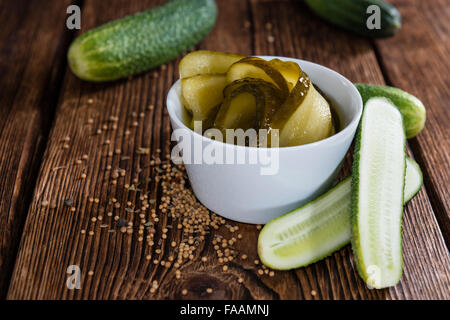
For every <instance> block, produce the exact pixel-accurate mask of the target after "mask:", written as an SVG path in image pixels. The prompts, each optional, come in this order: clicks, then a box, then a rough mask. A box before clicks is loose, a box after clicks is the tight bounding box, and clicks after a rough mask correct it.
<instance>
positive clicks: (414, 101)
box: [355, 83, 427, 139]
mask: <svg viewBox="0 0 450 320" xmlns="http://www.w3.org/2000/svg"><path fill="white" fill-rule="evenodd" d="M355 86H356V88H357V89H358V91H359V93H360V94H361V97H362V100H363V103H364V104H365V103H366V102H367V101H368V100H369V99H370V98H374V97H385V98H388V99H389V100H391V101H392V102H393V103H394V105H395V106H396V107H397V108H398V109H399V110H400V112H401V114H402V116H403V123H404V126H405V132H406V137H407V138H408V139H410V138H413V137H415V136H417V135H418V134H419V132H420V131H422V129H423V127H424V126H425V120H426V115H427V112H426V109H425V106H424V105H423V103H422V101H420V100H419V99H418V98H417V97H415V96H413V95H412V94H410V93H408V92H405V91H403V90H401V89H398V88H394V87H389V86H379V85H375V84H364V83H355Z"/></svg>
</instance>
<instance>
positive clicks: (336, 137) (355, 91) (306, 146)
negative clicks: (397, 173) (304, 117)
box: [166, 55, 363, 150]
mask: <svg viewBox="0 0 450 320" xmlns="http://www.w3.org/2000/svg"><path fill="white" fill-rule="evenodd" d="M254 57H259V58H262V59H265V60H268V59H280V60H283V59H285V60H288V61H292V62H295V63H297V64H299V62H301V63H306V64H310V65H313V66H315V67H318V68H322V69H324V70H325V71H326V72H330V73H332V74H333V75H334V76H336V77H337V78H339V79H340V80H342V81H343V82H344V83H346V84H349V86H348V88H349V90H350V91H352V92H351V94H352V95H355V96H356V97H357V99H358V101H357V108H358V110H357V111H356V113H355V115H354V116H353V119H352V120H351V121H350V122H349V123H348V124H347V125H346V126H345V128H344V129H342V130H340V131H339V132H338V133H336V134H334V135H332V136H330V137H327V138H325V139H322V140H319V141H315V142H312V143H306V144H302V145H297V146H287V147H278V148H268V147H249V146H240V145H234V144H229V143H226V142H222V141H217V140H212V139H210V138H208V137H205V136H204V135H201V134H199V133H198V132H195V131H194V130H192V129H191V128H189V127H188V126H186V125H185V124H184V122H183V121H182V120H181V119H180V118H179V117H178V116H177V114H176V112H175V110H174V108H171V107H170V106H169V105H172V102H171V99H170V97H171V96H172V95H175V96H176V97H177V99H178V101H179V104H180V105H181V100H180V98H179V96H178V94H177V92H176V90H175V88H176V86H177V85H179V84H180V81H181V79H180V78H179V79H178V80H177V81H175V83H174V84H173V85H172V86H171V87H170V89H169V92H168V94H167V97H166V108H167V111H168V113H169V117H170V119H171V120H172V121H175V123H176V124H177V125H178V126H179V127H181V128H183V129H186V130H188V131H189V132H190V133H191V134H193V135H194V137H195V136H198V137H200V138H201V139H202V142H207V143H218V144H222V145H224V147H228V148H232V147H234V148H236V149H247V150H252V149H257V150H258V149H259V150H260V149H268V150H274V149H278V150H305V149H311V148H316V147H321V146H322V145H327V144H333V143H334V142H335V141H336V140H341V139H345V138H346V137H347V136H348V135H352V134H353V133H352V131H353V128H355V127H357V126H358V124H359V121H360V119H361V115H362V111H363V101H362V97H361V94H360V93H359V91H358V89H357V88H356V87H355V85H354V84H353V83H352V82H351V81H350V80H348V79H347V78H346V77H344V76H343V75H341V74H340V73H339V72H337V71H334V70H333V69H330V68H328V67H325V66H323V65H321V64H318V63H314V62H311V61H307V60H302V59H297V58H290V57H283V56H267V55H255V56H254ZM180 86H181V84H180Z"/></svg>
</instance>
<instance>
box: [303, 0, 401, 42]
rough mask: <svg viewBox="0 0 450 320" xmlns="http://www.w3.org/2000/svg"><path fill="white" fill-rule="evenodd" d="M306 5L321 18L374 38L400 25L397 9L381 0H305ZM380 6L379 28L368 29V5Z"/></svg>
mask: <svg viewBox="0 0 450 320" xmlns="http://www.w3.org/2000/svg"><path fill="white" fill-rule="evenodd" d="M306 3H307V4H308V6H309V7H310V8H311V9H312V10H313V11H314V13H316V14H317V15H318V16H320V17H321V18H323V19H325V20H327V21H328V22H330V23H332V24H335V25H337V26H339V27H341V28H344V29H346V30H349V31H352V32H354V33H356V34H359V35H362V36H368V37H374V38H382V37H389V36H392V35H394V34H395V33H396V32H397V31H398V29H400V27H401V25H402V18H401V15H400V13H399V12H398V10H397V9H396V8H395V7H393V6H392V5H390V4H389V3H386V2H384V1H381V0H306ZM372 5H375V6H378V8H380V11H379V12H380V17H379V18H380V28H379V29H376V28H374V29H369V28H368V27H367V19H369V17H370V16H371V15H372V14H373V12H372V11H370V13H367V8H368V7H369V6H372Z"/></svg>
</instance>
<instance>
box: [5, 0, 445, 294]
mask: <svg viewBox="0 0 450 320" xmlns="http://www.w3.org/2000/svg"><path fill="white" fill-rule="evenodd" d="M71 2H72V1H71V0H58V1H56V0H55V1H44V0H40V1H39V0H16V1H0V21H2V28H0V55H1V56H0V71H1V77H0V79H1V80H0V81H1V82H0V155H1V158H0V178H1V180H0V181H1V183H0V297H2V298H8V299H166V298H169V299H173V298H199V299H209V298H213V299H223V298H224V299H236V298H243V299H449V298H450V260H449V251H448V245H449V235H450V227H449V226H450V224H449V221H450V220H449V212H450V210H449V209H450V208H449V207H450V201H449V200H450V199H449V198H450V196H449V192H448V188H449V177H450V170H449V150H450V149H449V137H450V130H449V129H450V126H449V123H450V122H449V121H450V117H449V111H448V110H449V108H448V104H449V102H450V90H449V87H450V78H449V72H450V39H449V35H450V23H449V19H448V17H449V16H450V3H449V2H448V1H447V0H433V1H421V0H408V1H407V0H395V1H392V2H393V3H394V4H395V5H396V6H397V7H398V9H399V10H400V12H401V13H402V16H403V27H402V29H401V30H400V32H399V33H398V34H397V35H396V36H395V37H393V38H389V39H385V40H376V41H372V40H369V39H365V38H361V37H358V36H354V35H352V34H349V33H347V32H345V31H342V30H339V29H338V28H335V27H332V26H330V25H328V24H327V23H325V22H324V21H322V20H320V19H318V18H316V17H315V16H314V15H313V14H312V13H311V12H310V11H309V10H308V8H307V7H306V6H305V5H304V4H303V3H302V1H300V0H293V1H287V0H286V1H275V0H248V1H243V0H234V1H230V0H226V1H225V0H223V1H218V4H219V10H220V14H219V18H218V22H217V25H216V27H215V28H214V30H213V32H212V33H211V34H210V35H209V36H208V37H207V38H206V39H205V40H204V41H203V42H201V43H200V44H199V45H198V48H202V49H212V50H220V51H229V52H237V53H242V54H247V55H250V54H266V55H280V56H288V57H296V58H301V59H306V60H310V61H313V62H317V63H320V64H323V65H325V66H328V67H330V68H332V69H335V70H337V71H338V72H340V73H342V74H343V75H345V76H346V77H348V78H349V79H350V80H352V81H355V82H368V83H375V84H384V83H386V84H389V85H393V86H396V87H400V88H402V89H404V90H406V91H408V92H411V93H413V94H415V95H417V96H418V97H420V98H421V99H422V100H423V102H424V104H425V105H426V108H427V123H426V127H425V130H424V131H423V132H422V133H421V134H420V135H419V136H418V137H417V138H414V139H411V140H409V141H408V152H409V154H410V155H411V156H413V157H414V158H415V159H416V160H417V162H418V163H419V164H420V166H421V168H422V170H423V173H424V181H425V185H424V187H423V188H422V190H421V191H420V193H419V194H418V195H417V196H416V197H415V198H414V199H413V200H412V201H411V202H410V203H409V204H408V205H407V206H406V209H405V214H404V224H403V252H404V275H403V277H402V280H401V282H400V283H399V284H398V285H397V286H395V287H393V288H390V289H386V290H370V289H368V288H367V287H366V286H365V284H364V283H363V282H362V281H361V279H360V278H359V276H358V274H357V273H356V271H355V269H354V264H353V260H352V259H353V258H352V254H351V250H350V248H349V247H348V246H347V247H345V248H344V249H342V250H340V251H339V252H336V253H334V254H333V255H332V256H331V257H329V258H327V259H325V260H323V261H321V262H318V263H316V264H314V265H312V266H310V267H307V268H302V269H298V270H294V271H289V272H275V275H274V276H270V275H267V274H263V275H260V274H259V272H258V270H259V269H260V268H261V267H260V266H257V265H255V264H254V260H255V259H257V255H256V250H255V249H256V239H257V234H258V230H257V228H256V227H255V226H250V225H244V224H239V232H240V233H241V234H242V235H243V237H244V239H245V241H237V243H236V244H235V247H236V250H237V251H238V252H245V253H246V254H247V255H248V258H247V259H246V260H243V259H241V258H240V257H238V258H236V259H234V260H233V261H231V262H229V263H227V266H228V270H226V271H223V267H222V264H221V263H220V262H219V261H218V259H217V257H216V255H215V253H214V249H213V248H212V245H211V239H212V238H213V237H214V235H217V234H219V235H226V234H227V232H228V231H227V230H226V228H225V227H221V228H219V229H218V230H211V233H209V234H208V235H207V237H206V240H205V241H203V242H202V243H201V244H200V247H199V248H198V249H197V250H196V251H195V253H194V257H193V259H192V260H188V262H185V263H183V264H182V266H180V270H182V273H181V276H180V279H177V277H176V271H175V268H174V267H173V266H170V267H167V266H162V265H161V264H156V265H155V264H154V263H153V259H154V258H153V257H152V259H151V260H147V259H146V255H147V253H146V250H150V252H151V253H152V254H153V256H156V255H158V256H159V257H160V259H167V257H168V256H169V255H171V254H172V251H173V250H174V249H173V248H172V247H171V246H170V243H171V242H172V241H178V240H179V236H180V235H179V232H178V231H177V230H176V228H171V229H169V232H168V233H167V234H168V237H167V239H165V240H164V241H162V242H158V243H156V244H155V245H154V247H153V248H146V247H144V245H143V243H142V242H140V241H139V239H138V236H137V235H136V234H133V235H127V234H122V233H120V232H113V231H110V232H109V230H108V228H113V227H112V226H113V225H114V223H112V222H111V219H112V218H111V217H108V218H106V215H105V219H104V221H103V223H105V224H107V225H108V228H106V229H102V225H101V223H99V222H98V221H97V223H94V224H93V223H91V218H92V217H93V216H97V215H98V213H97V212H98V209H99V207H101V206H102V205H103V204H105V202H107V201H108V199H110V198H111V197H113V196H117V195H118V196H120V197H122V198H123V197H126V195H124V192H123V191H121V190H119V189H120V186H119V185H120V184H122V185H123V183H124V182H123V181H122V182H121V181H120V180H119V183H118V185H117V188H116V189H117V190H116V189H114V188H112V187H111V185H110V183H109V179H110V177H109V175H108V173H107V171H106V170H105V168H106V167H107V165H111V164H112V165H113V166H121V167H122V168H125V169H126V170H127V172H128V173H131V174H134V173H135V172H136V171H137V170H139V169H137V168H139V166H142V167H143V168H144V167H145V164H146V163H148V162H149V161H151V159H152V156H155V157H156V156H158V155H159V153H158V150H157V149H161V150H162V154H161V157H164V156H165V155H166V154H167V153H168V152H169V150H170V149H169V148H170V132H171V129H170V124H169V119H168V114H167V111H166V109H165V97H166V94H167V91H168V89H169V87H170V86H171V84H172V83H173V82H174V81H175V80H176V78H177V69H176V66H177V64H178V62H179V60H176V61H172V62H170V63H168V64H166V65H165V66H163V67H161V68H158V69H155V70H152V71H151V72H148V73H146V74H143V75H141V76H137V77H134V78H132V79H128V80H124V81H118V82H114V83H108V84H90V83H86V82H82V81H80V80H79V79H77V78H76V77H74V76H73V75H72V74H71V72H70V70H68V68H67V61H66V52H67V48H68V45H69V44H70V42H71V40H72V39H73V37H74V36H75V33H74V32H72V31H69V30H68V29H67V28H66V27H65V19H66V17H67V15H66V8H67V6H68V5H70V4H71ZM161 2H163V1H161V0H157V1H151V0H114V1H94V0H84V1H75V4H79V5H81V7H82V31H85V30H87V29H90V28H92V27H95V26H98V25H100V24H102V23H104V22H107V21H109V20H111V19H115V18H119V17H122V16H124V15H126V14H129V13H133V12H136V11H139V10H143V9H146V8H150V7H152V6H154V5H155V4H157V3H161ZM271 40H274V41H271ZM150 105H154V108H153V109H152V108H148V106H150ZM140 113H143V115H142V116H143V118H141V116H140ZM134 115H136V117H137V120H136V122H137V126H134V125H133V124H132V122H134V120H133V121H131V120H130V119H131V118H133V116H134ZM110 116H118V117H119V120H118V121H117V123H116V127H115V126H114V128H113V129H112V130H109V129H110V128H108V130H106V131H104V132H102V133H101V134H100V135H98V134H97V132H96V130H97V128H101V127H102V126H103V124H105V123H106V122H107V121H108V119H109V118H110ZM89 119H92V120H89ZM91 121H94V123H93V124H91V123H90V122H91ZM126 130H129V134H125V133H126ZM99 136H101V138H100V137H99ZM66 137H69V138H70V140H69V139H67V140H65V138H66ZM99 139H100V140H101V141H104V139H108V140H110V144H109V145H102V144H101V143H100V144H99V141H100V140H99ZM102 139H103V140H102ZM140 147H148V148H150V154H148V155H139V156H136V154H135V150H136V149H138V148H140ZM116 149H120V151H121V154H120V155H117V154H116V153H115V152H113V154H108V153H109V150H116ZM83 154H86V155H88V158H87V159H85V160H83V161H82V163H81V164H77V163H76V160H77V159H82V155H83ZM350 163H351V159H350V156H349V157H348V158H347V161H346V164H345V168H344V170H343V175H344V174H348V173H349V168H350ZM83 173H85V174H86V179H83V178H82V175H83ZM137 173H139V172H136V174H137ZM148 174H151V173H150V172H149V173H148ZM153 175H154V171H153ZM146 188H148V189H149V190H151V192H152V193H151V195H152V196H154V197H155V198H156V199H157V202H156V203H153V204H151V206H152V207H154V208H157V207H158V203H159V199H158V191H157V190H158V182H157V181H154V180H152V181H151V182H149V183H148V186H146ZM152 190H153V191H154V192H153V191H152ZM91 196H92V197H94V199H91V200H89V197H91ZM67 198H71V199H73V200H74V202H75V207H76V208H75V209H74V210H75V211H72V210H71V209H70V208H68V207H67V206H66V205H64V200H65V199H67ZM95 198H98V202H99V203H97V201H96V200H95ZM92 200H93V201H92ZM46 201H48V204H47V203H45V202H46ZM158 214H159V213H158ZM108 219H109V220H108ZM136 219H137V218H136ZM172 223H176V222H174V221H172V220H170V219H167V218H165V217H164V215H161V220H160V221H159V223H157V224H155V227H156V229H157V230H156V234H157V236H159V235H160V234H161V230H162V229H163V228H165V227H166V226H167V225H169V226H170V225H171V224H172ZM230 224H231V222H230ZM233 225H235V224H234V223H233ZM84 229H86V233H85V234H83V233H82V231H81V230H84ZM89 231H93V235H92V236H89V234H88V232H89ZM114 231H115V230H114ZM158 248H160V249H161V253H158V252H159V251H157V249H158ZM201 257H207V258H208V259H207V261H202V260H201ZM69 265H78V266H79V267H80V268H81V288H80V289H79V290H69V289H68V288H67V286H66V280H67V278H68V274H67V273H66V270H67V267H68V266H69ZM88 271H92V272H93V274H92V273H90V274H89V273H88ZM239 278H241V279H240V281H239V282H238V279H239ZM155 280H156V282H155V283H157V286H154V285H153V284H154V281H155ZM152 287H154V288H153V289H152ZM208 287H211V288H212V289H213V292H212V293H207V292H205V288H208ZM184 289H186V290H188V293H187V294H186V295H183V294H182V291H183V290H184Z"/></svg>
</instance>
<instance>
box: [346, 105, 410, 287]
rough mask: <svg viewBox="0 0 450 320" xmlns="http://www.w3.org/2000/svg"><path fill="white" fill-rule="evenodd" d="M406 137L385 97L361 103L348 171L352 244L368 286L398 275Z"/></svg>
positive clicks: (381, 284) (394, 279) (384, 284)
mask: <svg viewBox="0 0 450 320" xmlns="http://www.w3.org/2000/svg"><path fill="white" fill-rule="evenodd" d="M405 146H406V137H405V133H404V128H403V119H402V115H401V113H400V111H399V110H398V109H397V108H396V107H395V106H394V105H393V104H392V103H391V102H390V101H389V100H388V99H386V98H378V97H377V98H372V99H369V101H367V103H366V104H365V106H364V112H363V115H362V118H361V123H360V127H359V130H358V136H357V138H356V143H355V152H354V160H353V175H352V219H351V220H352V248H353V253H354V256H355V261H356V266H357V270H358V273H359V275H360V276H361V278H363V280H364V281H365V282H366V283H367V284H368V285H369V286H370V287H373V288H377V289H380V288H386V287H390V286H394V285H396V284H397V283H398V281H400V278H401V275H402V268H403V262H402V237H401V228H402V214H403V194H404V185H405V173H406V160H405V158H406V155H405Z"/></svg>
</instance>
